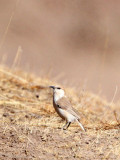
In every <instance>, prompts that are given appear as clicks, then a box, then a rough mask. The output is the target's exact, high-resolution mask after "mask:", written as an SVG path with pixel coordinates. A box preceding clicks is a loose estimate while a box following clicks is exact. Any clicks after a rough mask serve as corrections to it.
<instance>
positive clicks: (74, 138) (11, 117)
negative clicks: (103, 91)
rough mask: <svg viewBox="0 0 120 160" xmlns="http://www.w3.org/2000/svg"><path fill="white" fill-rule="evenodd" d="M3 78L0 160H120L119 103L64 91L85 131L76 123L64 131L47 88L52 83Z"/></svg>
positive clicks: (14, 75) (0, 72) (16, 75)
mask: <svg viewBox="0 0 120 160" xmlns="http://www.w3.org/2000/svg"><path fill="white" fill-rule="evenodd" d="M0 79H1V81H0V124H1V125H0V160H24V159H28V160H30V159H31V160H33V159H35V160H36V159H38V160H39V159H40V160H48V159H49V160H53V159H55V160H63V159H64V160H67V159H68V160H73V159H74V160H79V159H82V160H94V159H95V160H101V159H106V160H119V159H120V116H119V115H120V109H119V107H120V104H117V105H116V104H114V103H112V104H109V103H107V102H106V101H105V100H103V99H101V98H100V97H98V96H97V95H94V94H92V93H89V92H82V93H81V94H79V93H78V92H76V91H75V90H74V89H72V88H65V90H66V94H68V96H69V99H70V101H71V103H72V105H73V106H74V108H76V109H77V110H78V111H79V113H80V115H81V123H82V124H83V125H84V127H85V129H86V132H83V131H81V130H80V127H79V126H78V125H77V124H76V123H74V124H72V125H71V126H70V127H69V128H68V130H66V131H63V130H62V129H61V127H62V126H63V125H64V123H65V122H64V121H62V120H61V118H60V117H59V116H58V115H57V114H56V113H55V111H54V109H53V106H52V92H51V91H50V90H49V89H47V88H44V87H43V86H48V85H51V84H54V85H56V84H55V83H54V82H52V81H50V80H49V79H40V78H38V77H34V76H32V75H29V74H28V73H24V72H21V71H17V72H16V71H14V72H13V71H12V72H11V71H10V70H8V69H3V68H0ZM35 84H39V87H38V86H36V85H35ZM114 112H115V113H116V114H114Z"/></svg>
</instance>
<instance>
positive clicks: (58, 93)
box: [49, 86, 85, 131]
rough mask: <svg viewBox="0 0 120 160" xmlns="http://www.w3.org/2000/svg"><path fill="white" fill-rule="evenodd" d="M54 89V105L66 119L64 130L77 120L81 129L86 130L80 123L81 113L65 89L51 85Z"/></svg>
mask: <svg viewBox="0 0 120 160" xmlns="http://www.w3.org/2000/svg"><path fill="white" fill-rule="evenodd" d="M49 88H52V89H53V107H54V109H55V111H56V112H57V113H58V115H59V116H60V117H61V118H62V119H63V120H66V124H65V125H64V126H63V128H62V129H63V130H66V129H67V128H68V127H69V126H70V124H71V123H72V122H75V121H76V122H77V123H78V124H79V126H80V127H81V129H82V130H83V131H85V128H84V127H83V125H82V124H81V123H80V116H79V113H78V112H77V111H76V110H75V109H74V108H73V107H72V105H71V103H70V101H69V100H68V98H67V97H66V95H65V91H64V90H63V89H62V88H60V87H56V86H49Z"/></svg>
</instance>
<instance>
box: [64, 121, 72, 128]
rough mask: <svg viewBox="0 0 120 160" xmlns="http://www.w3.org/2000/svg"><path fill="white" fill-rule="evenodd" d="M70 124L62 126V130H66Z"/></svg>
mask: <svg viewBox="0 0 120 160" xmlns="http://www.w3.org/2000/svg"><path fill="white" fill-rule="evenodd" d="M70 124H71V122H67V123H66V124H65V125H64V126H63V130H66V129H67V128H68V127H69V126H70Z"/></svg>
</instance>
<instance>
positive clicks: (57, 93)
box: [49, 86, 65, 101]
mask: <svg viewBox="0 0 120 160" xmlns="http://www.w3.org/2000/svg"><path fill="white" fill-rule="evenodd" d="M49 87H50V88H52V89H53V93H54V98H55V99H56V101H57V100H59V99H60V98H62V97H64V95H65V92H64V90H63V89H62V88H60V87H55V86H49Z"/></svg>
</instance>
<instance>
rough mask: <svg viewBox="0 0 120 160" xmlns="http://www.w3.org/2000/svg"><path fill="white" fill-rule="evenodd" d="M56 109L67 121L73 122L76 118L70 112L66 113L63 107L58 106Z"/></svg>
mask: <svg viewBox="0 0 120 160" xmlns="http://www.w3.org/2000/svg"><path fill="white" fill-rule="evenodd" d="M58 111H59V113H60V114H61V115H62V116H63V117H65V119H66V120H67V121H68V122H73V121H75V120H76V117H75V116H73V115H72V114H70V113H68V112H67V111H66V110H64V109H61V108H58Z"/></svg>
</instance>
